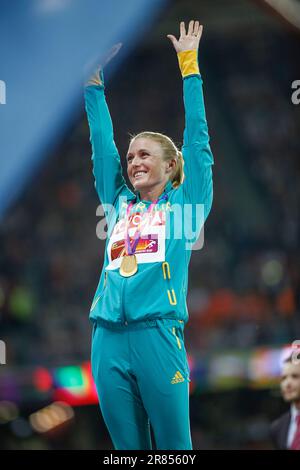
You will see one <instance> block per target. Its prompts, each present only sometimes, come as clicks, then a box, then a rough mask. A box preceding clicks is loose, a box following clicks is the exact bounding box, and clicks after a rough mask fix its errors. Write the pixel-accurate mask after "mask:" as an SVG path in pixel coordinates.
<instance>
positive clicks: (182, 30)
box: [180, 21, 186, 38]
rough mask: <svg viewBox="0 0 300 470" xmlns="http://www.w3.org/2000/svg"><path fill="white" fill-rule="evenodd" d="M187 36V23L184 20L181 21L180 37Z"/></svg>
mask: <svg viewBox="0 0 300 470" xmlns="http://www.w3.org/2000/svg"><path fill="white" fill-rule="evenodd" d="M185 36H186V32H185V24H184V21H181V22H180V37H181V38H183V37H185Z"/></svg>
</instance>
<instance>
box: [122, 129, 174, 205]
mask: <svg viewBox="0 0 300 470" xmlns="http://www.w3.org/2000/svg"><path fill="white" fill-rule="evenodd" d="M175 163H176V162H175ZM173 168H174V164H173V163H172V161H165V160H164V159H163V148H162V146H161V145H160V143H159V142H156V141H155V140H152V139H151V138H143V137H139V138H136V139H133V140H132V141H131V143H130V146H129V149H128V153H127V173H128V177H129V180H130V182H131V184H132V186H133V187H134V189H135V190H137V191H140V193H141V197H142V198H143V196H142V194H143V193H148V192H150V191H154V190H155V189H156V188H158V189H159V188H161V189H162V190H163V188H164V187H165V185H166V183H167V182H168V180H169V178H170V175H171V173H172V171H173Z"/></svg>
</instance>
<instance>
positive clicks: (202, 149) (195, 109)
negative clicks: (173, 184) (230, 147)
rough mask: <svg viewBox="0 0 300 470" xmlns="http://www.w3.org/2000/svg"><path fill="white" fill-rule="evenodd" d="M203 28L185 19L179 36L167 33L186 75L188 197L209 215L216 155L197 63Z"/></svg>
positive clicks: (184, 150)
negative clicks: (211, 144) (211, 146)
mask: <svg viewBox="0 0 300 470" xmlns="http://www.w3.org/2000/svg"><path fill="white" fill-rule="evenodd" d="M202 31H203V27H202V26H201V25H200V24H199V22H198V21H190V23H189V27H188V31H187V32H186V29H185V25H184V22H181V23H180V38H179V40H177V39H176V38H175V37H174V36H172V35H168V38H169V39H170V40H171V41H172V43H173V46H174V48H175V50H176V52H177V56H178V61H179V67H180V71H181V74H182V78H183V99H184V109H185V130H184V141H183V149H182V151H183V157H184V162H185V165H184V173H185V181H184V183H183V185H184V188H183V189H184V191H185V194H186V196H187V200H188V201H189V202H191V203H194V204H204V217H205V219H206V218H207V216H208V214H209V212H210V209H211V205H212V198H213V182H212V169H211V167H212V165H213V155H212V152H211V149H210V145H209V135H208V127H207V121H206V115H205V106H204V98H203V89H202V83H203V82H202V78H201V75H200V71H199V66H198V48H199V43H200V39H201V36H202Z"/></svg>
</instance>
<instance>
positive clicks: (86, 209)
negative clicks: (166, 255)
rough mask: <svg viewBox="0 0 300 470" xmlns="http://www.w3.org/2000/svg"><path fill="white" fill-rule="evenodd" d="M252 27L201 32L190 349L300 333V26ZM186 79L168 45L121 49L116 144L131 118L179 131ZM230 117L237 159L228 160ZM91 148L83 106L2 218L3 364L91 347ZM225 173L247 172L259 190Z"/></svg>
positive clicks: (97, 258)
mask: <svg viewBox="0 0 300 470" xmlns="http://www.w3.org/2000/svg"><path fill="white" fill-rule="evenodd" d="M252 34H253V37H252V38H251V37H249V34H247V35H245V36H243V35H241V36H240V37H239V38H237V37H232V38H230V37H227V38H226V40H223V41H221V40H219V39H220V38H218V37H208V38H207V40H206V42H205V43H204V44H203V67H201V69H202V70H203V79H204V85H205V88H204V91H205V98H206V106H207V114H208V121H209V122H208V123H209V128H210V135H211V145H212V149H213V152H214V156H215V166H214V168H213V170H214V182H215V183H214V184H215V186H214V187H215V195H214V203H213V209H212V211H211V214H210V215H209V218H208V220H207V223H206V227H205V244H204V248H203V249H202V250H201V251H199V252H195V253H194V254H193V256H192V262H191V269H190V291H189V296H188V306H189V311H190V321H189V323H188V325H187V328H186V339H187V349H188V351H190V352H195V351H197V352H201V351H207V350H212V349H225V348H245V347H246V348H252V347H255V346H258V345H275V344H282V343H290V342H291V341H293V340H295V339H300V315H299V307H300V305H299V304H300V302H299V300H300V294H299V284H300V282H299V281H300V279H299V264H300V263H299V262H300V252H299V246H298V240H299V235H300V233H299V217H298V216H299V213H298V202H299V195H300V194H299V193H300V190H299V186H298V185H297V179H298V178H297V176H298V174H299V159H298V158H297V157H298V155H299V150H300V143H299V138H297V136H299V131H300V119H299V117H300V109H299V108H300V107H298V108H297V107H296V106H294V105H293V104H292V103H291V99H290V95H291V88H290V87H291V83H292V81H293V80H295V79H297V78H298V79H299V77H300V70H299V66H298V65H297V64H296V63H295V53H294V52H293V50H294V49H293V48H294V47H295V46H297V45H298V47H299V40H298V42H297V38H294V37H293V36H290V35H287V34H285V35H284V36H282V37H281V36H280V35H278V36H277V35H275V34H272V33H265V34H260V35H257V34H254V32H253V33H252ZM279 55H280V61H279V62H278V56H279ZM297 67H298V70H297ZM297 73H298V76H297ZM141 77H142V79H141ZM181 89H182V85H181V79H180V76H179V72H178V67H177V64H176V56H175V55H174V54H172V51H171V50H170V49H169V48H167V47H165V48H160V49H156V48H155V47H153V44H152V45H148V46H147V45H144V47H143V48H142V49H141V50H137V51H136V52H135V55H133V56H132V58H131V59H130V60H128V61H127V62H126V66H124V68H123V69H122V70H120V71H119V72H118V73H117V75H115V76H114V78H113V79H112V80H111V81H110V82H109V84H108V85H107V90H106V93H107V98H108V103H109V107H110V110H111V114H112V117H113V121H114V125H115V137H116V141H117V144H118V148H119V150H120V154H121V156H122V157H124V156H125V154H126V150H127V146H128V141H129V132H130V133H137V132H139V131H142V130H145V129H146V130H153V131H160V132H163V133H166V134H167V135H170V137H172V138H173V139H174V140H175V142H176V143H178V144H180V142H182V131H183V127H184V115H183V105H182V98H181V95H182V91H181ZM82 111H83V108H82ZM218 114H220V115H221V117H222V119H220V118H218V117H217V115H218ZM226 125H227V126H228V125H230V133H229V136H230V139H231V140H232V148H234V149H235V150H234V152H235V154H236V158H238V160H239V162H240V163H241V165H239V166H235V165H230V162H231V161H233V160H232V158H234V155H233V154H231V152H230V151H229V150H228V149H227V146H226V145H225V144H224V142H223V136H224V132H225V127H224V128H223V126H226ZM228 148H229V147H228ZM90 156H91V149H90V144H89V131H88V126H87V121H86V117H85V115H84V114H82V118H81V119H80V120H79V122H78V123H77V124H76V125H75V126H74V127H73V128H72V129H70V130H69V133H68V136H66V138H65V140H64V141H63V142H61V143H60V145H59V146H58V147H56V150H55V151H52V155H51V158H50V159H49V161H48V165H47V166H46V167H44V168H43V169H40V171H39V173H38V174H37V175H36V176H35V177H34V178H33V179H32V181H31V183H30V185H29V187H27V189H26V191H25V192H24V194H23V197H22V199H21V200H19V202H18V203H17V204H16V205H15V206H14V207H13V208H11V209H10V211H9V212H8V213H7V215H6V217H5V219H4V221H3V222H2V224H1V227H0V244H1V252H0V338H1V339H2V340H5V341H6V344H7V355H8V358H9V363H10V364H11V365H13V364H15V365H38V364H45V365H62V364H70V363H75V362H78V361H81V360H86V359H87V358H89V353H90V334H91V326H90V323H89V320H88V314H89V308H90V303H91V301H92V297H93V294H94V291H95V289H96V287H97V282H98V277H99V274H100V270H101V267H102V261H103V251H104V241H101V240H98V239H97V237H96V225H97V222H98V221H99V218H98V217H97V216H96V208H97V205H98V204H99V202H98V200H97V196H96V192H95V190H94V185H93V176H92V166H91V161H90ZM224 175H225V176H224ZM226 178H229V179H230V180H231V181H237V182H238V181H241V180H242V178H243V180H245V181H247V185H248V187H249V188H251V190H252V192H253V194H255V200H254V199H253V200H252V199H251V200H250V199H249V198H247V196H245V194H244V195H243V194H242V193H241V192H240V190H239V185H238V184H237V185H235V184H233V185H228V184H226V181H229V179H226ZM233 200H234V201H238V205H237V206H236V207H237V209H236V210H233V208H232V201H233ZM255 204H256V205H257V207H256V206H255ZM250 206H251V213H252V214H253V213H254V219H253V220H254V222H253V223H252V225H251V226H250V228H249V226H247V224H245V223H244V221H245V220H246V221H247V213H248V211H250ZM256 211H257V220H256V217H255V214H256Z"/></svg>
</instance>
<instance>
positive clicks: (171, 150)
mask: <svg viewBox="0 0 300 470" xmlns="http://www.w3.org/2000/svg"><path fill="white" fill-rule="evenodd" d="M140 138H141V139H151V140H154V141H155V142H158V143H159V144H160V145H161V147H162V150H163V159H164V161H169V160H172V159H173V158H175V160H176V167H175V169H174V171H173V172H172V173H171V176H170V181H171V183H172V185H173V187H174V188H178V187H179V186H180V185H181V184H182V183H183V180H184V171H183V166H184V160H183V156H182V153H181V152H180V151H179V150H178V148H177V147H176V145H175V144H174V142H173V140H172V139H170V137H168V136H166V135H164V134H160V133H159V132H149V131H144V132H140V133H139V134H137V135H134V136H132V138H131V142H132V141H133V140H135V139H140Z"/></svg>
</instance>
